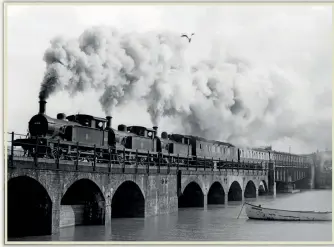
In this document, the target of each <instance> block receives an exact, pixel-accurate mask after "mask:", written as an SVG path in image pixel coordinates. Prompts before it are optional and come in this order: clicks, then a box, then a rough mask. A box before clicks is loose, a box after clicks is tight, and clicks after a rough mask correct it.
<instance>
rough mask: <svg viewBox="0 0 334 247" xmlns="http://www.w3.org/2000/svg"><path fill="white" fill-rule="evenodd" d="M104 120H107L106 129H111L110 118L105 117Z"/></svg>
mask: <svg viewBox="0 0 334 247" xmlns="http://www.w3.org/2000/svg"><path fill="white" fill-rule="evenodd" d="M106 119H107V128H109V129H111V119H112V116H106Z"/></svg>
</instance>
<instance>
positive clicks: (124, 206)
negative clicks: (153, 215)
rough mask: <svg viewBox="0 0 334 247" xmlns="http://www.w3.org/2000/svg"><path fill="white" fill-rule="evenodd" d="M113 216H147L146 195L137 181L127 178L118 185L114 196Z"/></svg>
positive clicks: (112, 203) (112, 204)
mask: <svg viewBox="0 0 334 247" xmlns="http://www.w3.org/2000/svg"><path fill="white" fill-rule="evenodd" d="M111 217H112V218H132V217H145V197H144V194H143V192H142V190H141V188H140V187H139V185H138V184H137V183H135V182H134V181H131V180H126V181H124V182H122V183H121V184H120V185H119V186H118V187H117V189H116V190H115V193H114V194H113V197H112V202H111Z"/></svg>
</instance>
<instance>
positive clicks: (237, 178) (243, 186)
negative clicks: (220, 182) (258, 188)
mask: <svg viewBox="0 0 334 247" xmlns="http://www.w3.org/2000/svg"><path fill="white" fill-rule="evenodd" d="M233 182H238V184H239V185H240V188H241V190H242V191H244V189H245V185H244V184H245V183H244V181H243V179H242V177H239V176H238V177H236V176H235V177H234V178H233V179H229V180H228V186H227V187H228V189H227V193H228V192H229V191H230V188H231V185H232V184H233Z"/></svg>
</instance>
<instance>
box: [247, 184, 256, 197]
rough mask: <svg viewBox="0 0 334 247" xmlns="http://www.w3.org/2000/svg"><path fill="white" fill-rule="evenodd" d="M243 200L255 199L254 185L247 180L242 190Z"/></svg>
mask: <svg viewBox="0 0 334 247" xmlns="http://www.w3.org/2000/svg"><path fill="white" fill-rule="evenodd" d="M244 197H245V198H256V185H255V183H254V182H253V180H248V182H247V184H246V186H245V189H244Z"/></svg>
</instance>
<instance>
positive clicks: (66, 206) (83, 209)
mask: <svg viewBox="0 0 334 247" xmlns="http://www.w3.org/2000/svg"><path fill="white" fill-rule="evenodd" d="M60 204H61V217H60V226H61V227H64V226H71V225H103V224H104V221H105V198H104V195H103V192H102V191H101V189H100V187H99V186H98V185H97V184H96V183H95V182H94V181H92V180H90V179H88V178H82V179H78V180H76V181H75V182H74V183H72V184H71V186H69V187H68V189H67V190H66V192H65V193H64V195H63V196H62V198H61V202H60ZM63 215H65V217H62V216H63Z"/></svg>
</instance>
